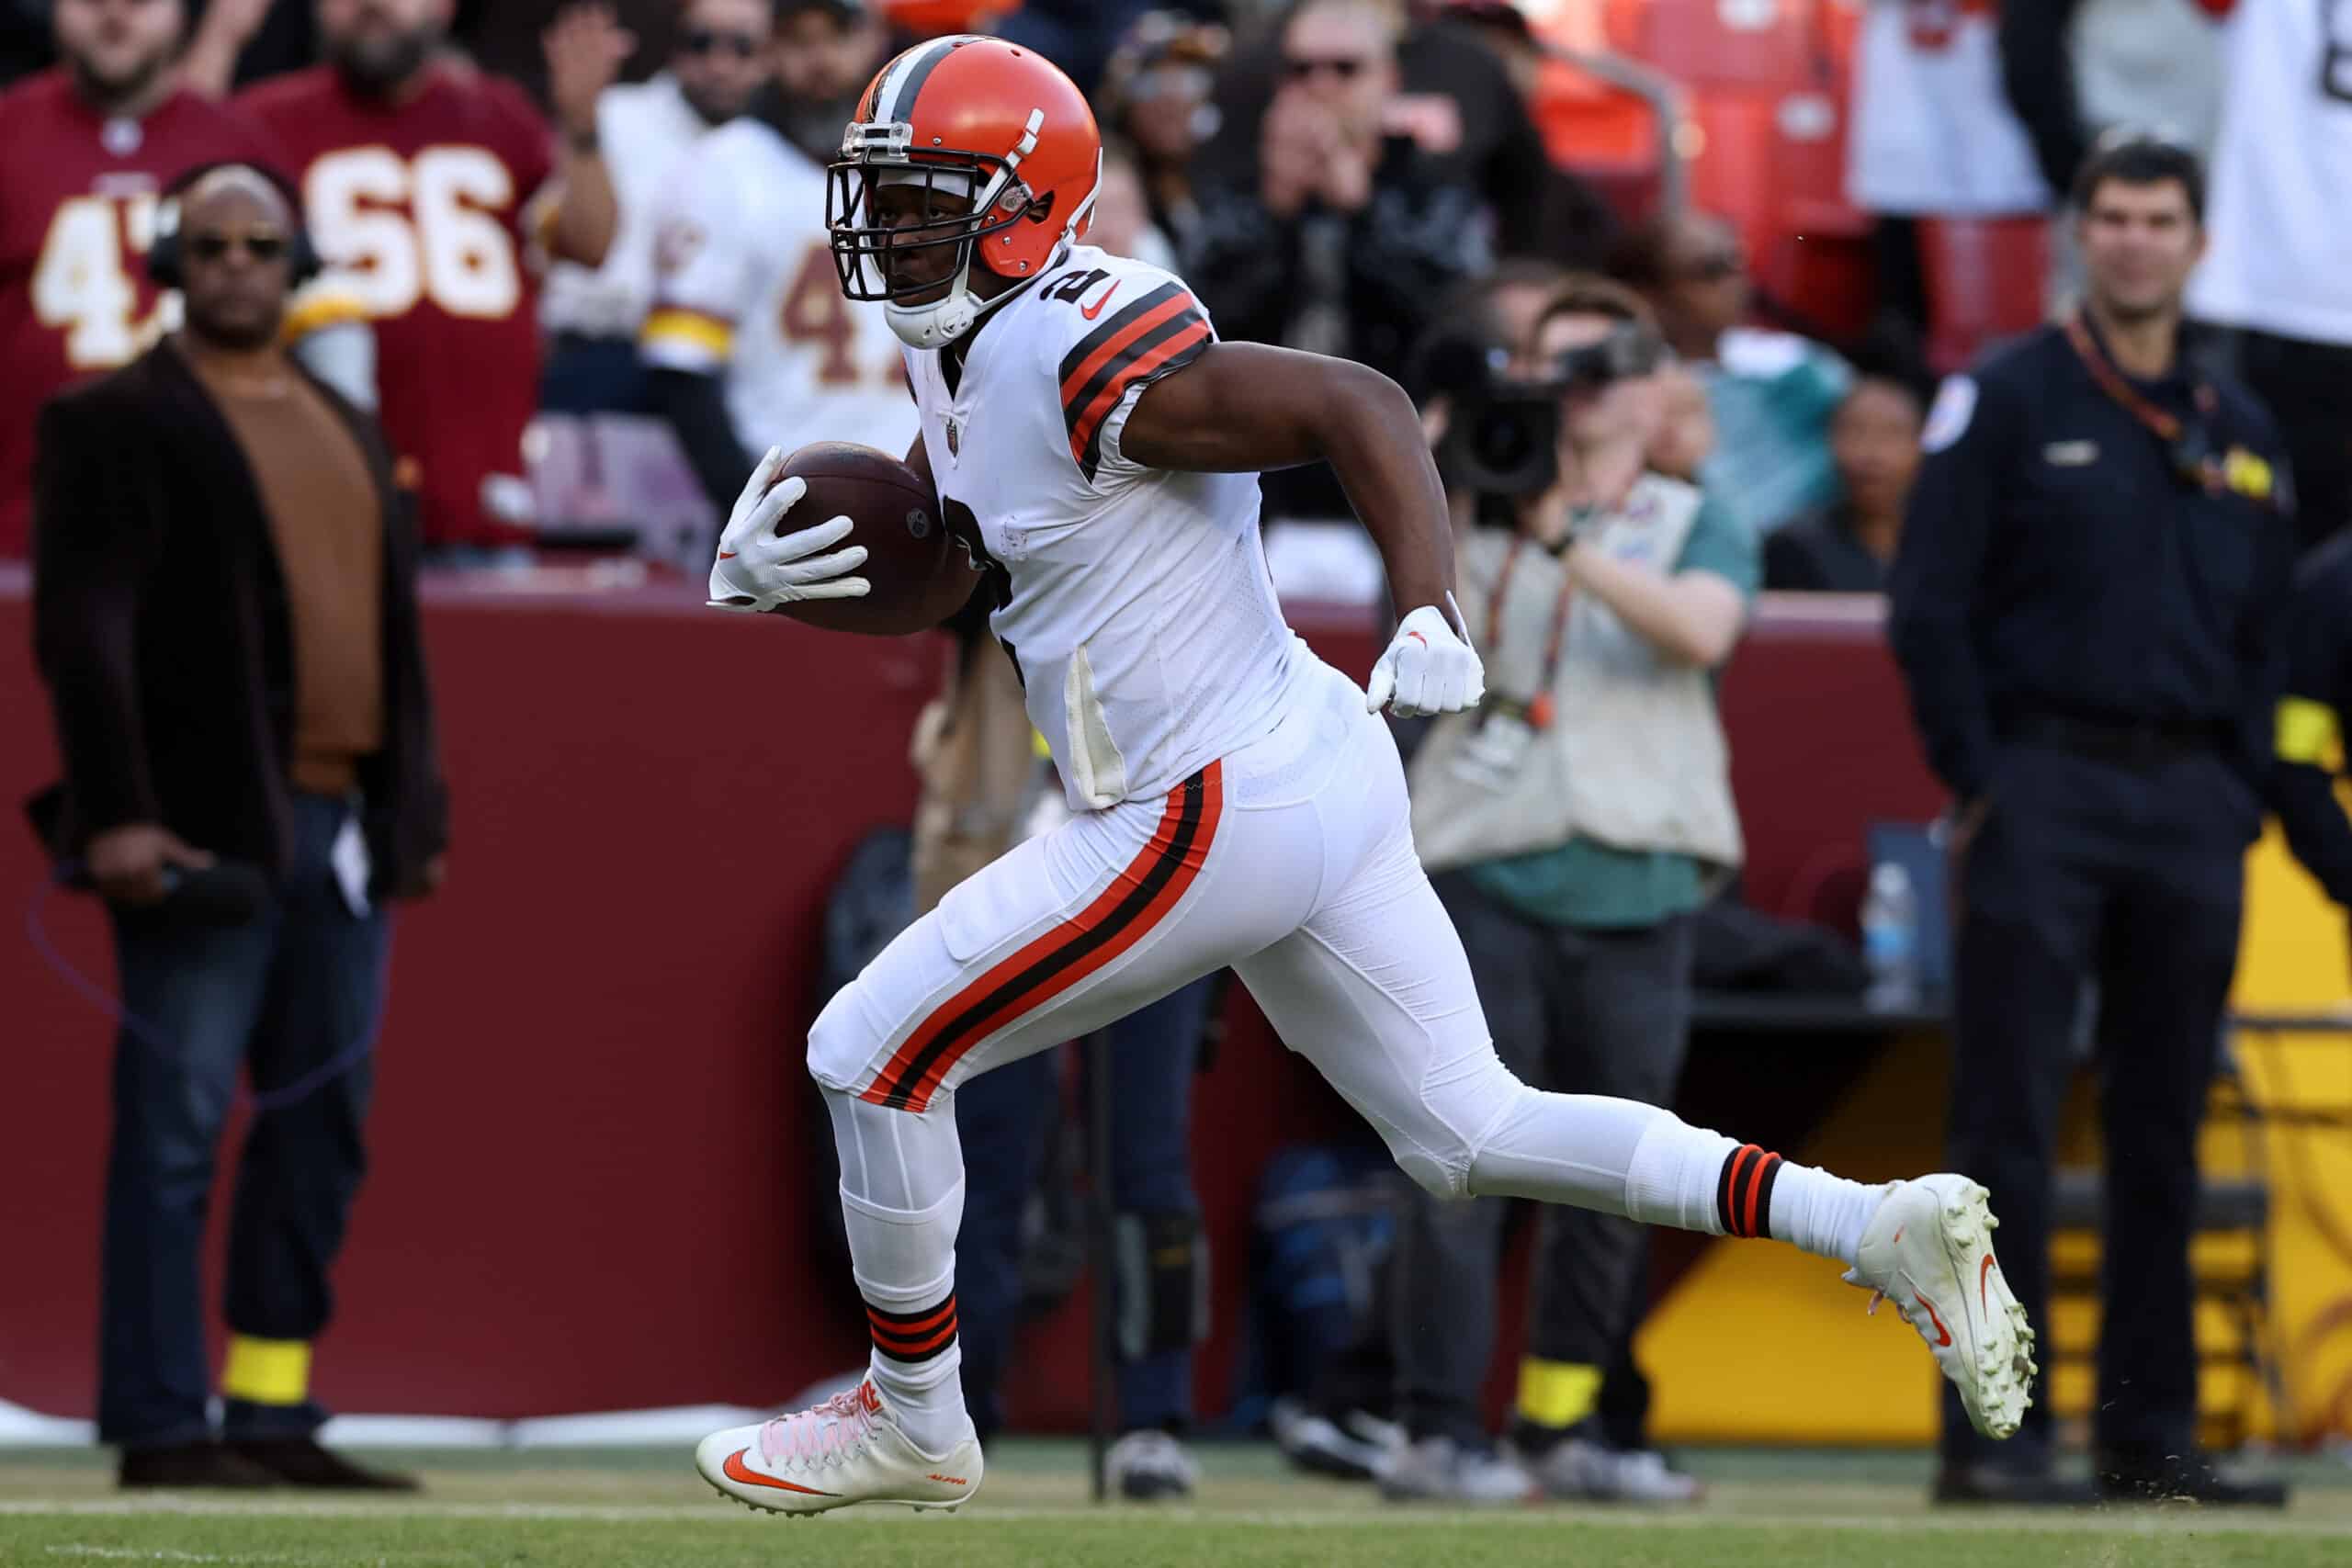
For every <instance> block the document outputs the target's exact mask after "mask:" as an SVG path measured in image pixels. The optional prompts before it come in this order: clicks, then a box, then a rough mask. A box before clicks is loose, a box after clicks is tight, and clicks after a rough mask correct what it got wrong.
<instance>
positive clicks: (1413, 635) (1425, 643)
mask: <svg viewBox="0 0 2352 1568" xmlns="http://www.w3.org/2000/svg"><path fill="white" fill-rule="evenodd" d="M1405 635H1406V636H1407V637H1411V638H1412V639H1413V640H1414V641H1415V642H1418V643H1419V644H1420V645H1421V646H1422V647H1423V648H1427V647H1428V646H1429V645H1430V639H1429V638H1427V637H1423V636H1422V635H1421V634H1420V633H1419V632H1407V633H1406V634H1405Z"/></svg>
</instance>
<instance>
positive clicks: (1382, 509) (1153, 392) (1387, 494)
mask: <svg viewBox="0 0 2352 1568" xmlns="http://www.w3.org/2000/svg"><path fill="white" fill-rule="evenodd" d="M1119 449H1120V451H1122V452H1123V453H1125V455H1126V456H1127V457H1129V458H1130V459H1132V460H1133V461H1135V462H1137V463H1141V464H1143V465H1145V466H1146V467H1148V468H1176V469H1181V470H1183V471H1186V472H1193V473H1251V472H1256V473H1263V472H1266V471H1267V470H1269V469H1273V468H1297V467H1298V466H1299V465H1301V464H1303V463H1313V462H1328V463H1329V464H1330V465H1331V468H1332V470H1333V471H1334V472H1336V473H1337V474H1338V475H1339V476H1340V484H1341V485H1342V486H1344V487H1345V488H1346V490H1347V492H1348V500H1349V502H1351V504H1353V505H1354V507H1355V509H1356V514H1357V515H1358V516H1360V517H1362V518H1363V524H1364V527H1365V528H1367V529H1368V530H1370V531H1371V534H1372V537H1373V542H1374V544H1376V545H1378V546H1379V547H1380V557H1381V559H1382V560H1383V561H1385V562H1386V563H1387V567H1388V587H1389V592H1391V593H1392V594H1393V595H1394V596H1395V598H1396V601H1397V607H1398V608H1399V609H1400V610H1410V609H1414V608H1416V607H1418V606H1419V605H1422V604H1438V605H1442V604H1444V603H1445V598H1446V595H1447V594H1448V593H1451V592H1453V532H1452V530H1451V528H1450V527H1449V526H1448V525H1447V521H1446V510H1445V487H1444V486H1443V485H1442V483H1440V482H1439V479H1438V477H1437V465H1436V463H1434V462H1433V461H1431V460H1430V449H1429V444H1428V442H1427V440H1426V439H1425V438H1424V437H1423V435H1422V434H1421V416H1420V415H1419V413H1418V412H1415V410H1414V408H1413V403H1412V400H1411V399H1409V398H1408V397H1407V396H1406V395H1405V389H1403V388H1401V387H1399V386H1398V385H1397V383H1396V382H1394V381H1392V380H1390V379H1389V378H1387V377H1385V376H1383V375H1382V374H1380V372H1378V371H1377V370H1372V369H1368V368H1366V367H1363V366H1362V365H1357V364H1353V363H1351V362H1350V361H1348V360H1344V359H1332V358H1329V357H1326V356H1325V355H1319V354H1301V353H1299V352H1297V351H1296V350H1295V349H1287V348H1272V347H1269V346H1267V345H1265V344H1254V343H1220V344H1214V345H1213V346H1211V347H1210V348H1208V349H1206V350H1204V352H1203V353H1202V354H1201V355H1200V357H1198V358H1197V359H1195V360H1193V363H1192V364H1190V365H1188V366H1186V367H1184V368H1183V369H1182V370H1179V371H1177V372H1176V373H1175V374H1173V375H1170V376H1166V377H1163V378H1160V379H1159V380H1158V381H1156V382H1154V383H1153V384H1152V385H1151V386H1150V387H1149V388H1148V389H1146V390H1145V392H1144V394H1143V396H1142V397H1141V398H1140V399H1138V400H1137V401H1136V406H1135V410H1134V412H1132V413H1130V414H1129V415H1128V416H1127V424H1126V429H1125V431H1124V432H1123V433H1122V434H1120V437H1119Z"/></svg>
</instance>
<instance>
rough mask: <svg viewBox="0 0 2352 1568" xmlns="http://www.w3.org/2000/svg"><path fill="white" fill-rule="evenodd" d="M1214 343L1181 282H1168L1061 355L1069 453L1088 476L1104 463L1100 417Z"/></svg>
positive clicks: (1213, 336) (1064, 415)
mask: <svg viewBox="0 0 2352 1568" xmlns="http://www.w3.org/2000/svg"><path fill="white" fill-rule="evenodd" d="M1213 341H1215V334H1214V333H1211V332H1210V330H1209V323H1208V318H1207V317H1206V316H1205V315H1204V314H1203V313H1202V311H1201V307H1200V304H1199V302H1198V301H1196V300H1195V299H1193V296H1192V293H1191V291H1190V290H1188V289H1187V288H1185V287H1184V286H1183V285H1182V284H1181V283H1164V284H1162V285H1160V286H1159V288H1155V289H1153V290H1152V291H1151V292H1150V293H1148V294H1146V295H1145V296H1144V297H1143V298H1142V299H1137V300H1135V301H1133V302H1132V303H1130V304H1129V305H1127V306H1126V308H1125V309H1124V310H1120V311H1119V313H1118V314H1116V315H1114V316H1113V317H1112V318H1111V319H1110V320H1109V321H1104V322H1103V324H1102V325H1101V326H1099V327H1096V328H1095V329H1094V330H1093V331H1092V332H1091V333H1087V335H1086V336H1085V337H1083V338H1080V340H1079V342H1078V344H1077V346H1075V347H1073V348H1072V349H1071V350H1070V351H1069V353H1068V354H1066V355H1063V356H1062V362H1061V379H1062V388H1061V392H1062V423H1063V425H1064V428H1065V429H1066V430H1067V432H1068V433H1069V455H1070V457H1072V458H1073V459H1075V460H1076V461H1077V463H1078V466H1079V469H1080V472H1082V473H1084V474H1085V475H1086V477H1087V479H1089V480H1090V481H1091V479H1093V478H1094V475H1095V471H1096V469H1097V468H1100V467H1101V465H1102V461H1103V421H1104V420H1105V419H1107V418H1109V417H1110V413H1111V411H1112V410H1113V409H1115V408H1117V407H1118V406H1119V400H1120V399H1121V398H1123V397H1125V395H1126V393H1127V391H1128V390H1129V389H1131V388H1134V387H1136V386H1138V385H1141V384H1143V383H1146V382H1148V381H1151V380H1153V379H1156V378H1159V377H1161V376H1165V375H1167V374H1168V373H1169V372H1170V371H1171V370H1175V369H1178V368H1180V367H1182V366H1185V365H1188V364H1190V363H1191V362H1192V361H1193V358H1194V357H1196V356H1197V355H1199V354H1200V352H1201V350H1203V349H1204V348H1206V347H1207V346H1208V345H1209V344H1210V343H1212V342H1213Z"/></svg>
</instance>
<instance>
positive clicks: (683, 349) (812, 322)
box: [639, 116, 916, 456]
mask: <svg viewBox="0 0 2352 1568" xmlns="http://www.w3.org/2000/svg"><path fill="white" fill-rule="evenodd" d="M683 162H684V168H683V170H682V172H681V176H680V180H679V184H678V186H677V188H676V189H675V190H674V191H673V192H672V193H671V195H670V198H669V201H668V203H667V205H666V206H665V207H664V209H663V210H662V214H661V217H660V219H659V220H658V225H657V227H656V229H655V240H654V265H655V283H654V305H653V311H652V313H651V314H650V316H648V317H647V318H646V321H645V327H644V330H643V332H642V333H641V334H640V336H639V349H640V352H641V353H642V355H643V356H644V358H645V361H646V363H648V364H649V365H653V366H657V367H661V368H663V369H669V370H684V371H689V372H693V373H695V374H698V375H705V376H719V377H723V378H725V383H726V399H727V412H728V416H729V420H730V421H731V423H733V425H734V427H735V438H736V440H737V442H738V443H739V444H740V445H741V446H743V447H744V448H745V449H746V450H748V451H751V452H755V453H756V452H763V451H765V450H766V449H767V448H768V447H770V446H783V447H784V448H785V449H786V450H787V451H789V450H791V449H792V448H794V447H796V446H806V445H808V444H809V442H811V441H855V442H859V443H861V444H863V445H865V446H877V447H880V448H881V449H882V450H883V451H885V452H888V453H890V454H892V455H893V456H897V455H899V454H902V453H904V452H905V451H906V449H907V447H908V446H910V444H911V443H912V442H913V440H914V436H915V427H916V421H915V407H914V402H913V400H911V399H910V397H909V396H908V394H907V382H906V372H905V369H904V367H903V365H902V363H901V361H900V359H899V340H898V339H897V338H896V337H894V336H892V335H891V333H890V328H889V323H888V321H885V320H884V319H883V316H882V308H881V307H880V306H878V305H867V304H857V303H854V302H852V301H851V300H849V299H844V298H843V297H842V288H841V279H840V275H839V274H837V273H836V272H835V271H834V269H833V258H832V254H831V251H830V250H829V249H828V248H827V246H826V243H825V227H824V211H825V171H824V170H823V169H821V168H820V167H818V165H817V164H814V163H812V162H810V161H809V159H808V158H807V157H805V156H804V155H802V153H801V152H799V151H798V150H797V149H796V148H794V147H793V146H791V145H790V144H789V143H787V142H786V141H785V140H784V138H783V137H782V136H780V135H779V134H777V132H776V131H775V129H774V128H773V127H771V126H769V125H768V124H766V123H765V122H764V121H762V120H759V119H755V118H750V117H748V116H747V117H745V118H741V119H736V120H730V121H729V122H728V123H727V124H725V125H722V126H720V127H718V129H717V130H713V131H711V132H710V133H709V134H708V135H707V136H705V137H703V138H702V139H701V140H700V141H697V142H695V145H694V147H693V149H692V150H691V151H690V152H687V154H686V156H685V158H684V161H683Z"/></svg>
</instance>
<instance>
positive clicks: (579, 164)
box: [540, 5, 637, 266]
mask: <svg viewBox="0 0 2352 1568" xmlns="http://www.w3.org/2000/svg"><path fill="white" fill-rule="evenodd" d="M540 43H541V45H542V46H543V47H544V48H545V49H546V51H547V59H548V96H549V97H550V98H551V99H552V100H553V101H554V104H555V112H556V118H557V121H558V123H559V124H560V126H561V127H562V130H563V145H564V160H563V173H562V175H561V178H562V181H563V187H562V194H561V195H560V197H558V198H557V200H556V205H555V211H554V213H553V214H552V215H551V217H550V218H549V220H548V232H547V240H548V250H549V251H550V252H552V253H553V254H555V255H556V256H558V257H560V259H562V260H564V261H570V262H578V263H579V264H580V265H582V266H601V265H604V260H605V251H606V250H608V249H610V248H611V246H612V243H613V234H614V231H616V230H617V229H618V228H619V227H620V211H621V209H620V197H618V195H617V194H616V192H615V191H614V189H613V176H612V171H611V170H610V169H608V168H607V167H606V166H605V157H604V153H603V152H602V150H601V149H600V148H599V147H598V146H597V142H596V100H597V99H598V98H599V97H601V96H604V92H605V88H606V87H609V86H611V85H613V82H614V79H615V78H616V77H617V76H618V75H619V73H620V68H621V65H622V63H623V62H626V61H627V60H628V57H629V55H630V54H631V53H633V52H634V51H636V49H637V35H636V34H635V33H632V32H630V31H628V29H627V28H623V27H622V26H621V25H620V23H619V22H618V21H616V19H615V18H614V16H613V11H612V8H611V7H610V6H604V5H585V6H572V7H571V8H570V9H568V10H566V11H564V12H563V13H562V14H561V15H560V16H559V17H556V19H555V23H554V25H553V26H551V27H549V28H548V30H547V31H546V32H545V33H544V34H543V35H541V38H540Z"/></svg>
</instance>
